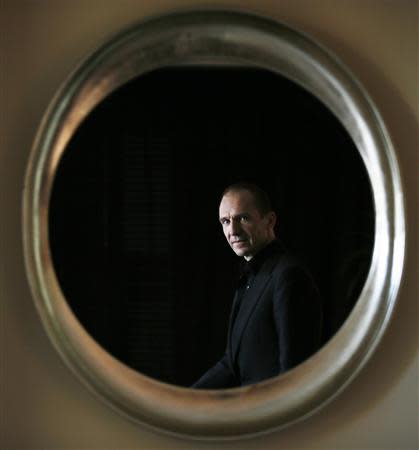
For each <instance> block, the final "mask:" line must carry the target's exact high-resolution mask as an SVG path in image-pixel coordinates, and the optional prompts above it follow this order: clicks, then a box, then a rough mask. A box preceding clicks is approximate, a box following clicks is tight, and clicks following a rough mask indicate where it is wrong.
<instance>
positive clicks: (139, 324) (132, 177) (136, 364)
mask: <svg viewBox="0 0 419 450" xmlns="http://www.w3.org/2000/svg"><path fill="white" fill-rule="evenodd" d="M121 169H122V177H121V188H122V189H121V195H122V206H121V222H122V223H121V228H122V240H121V250H122V255H121V260H122V261H123V266H124V268H123V274H122V290H123V295H124V302H123V303H124V304H125V307H126V317H127V328H126V330H125V333H126V344H127V349H126V356H127V359H128V361H129V363H130V365H131V366H132V367H133V368H135V369H137V370H139V371H140V372H142V373H144V374H146V375H149V376H152V377H155V378H158V379H163V380H165V381H168V380H169V381H170V380H171V379H172V378H173V376H174V351H175V348H174V340H175V336H174V328H173V322H174V317H173V315H174V305H173V296H174V292H173V287H172V276H171V270H170V261H171V248H170V239H169V238H170V225H171V224H170V197H171V193H170V154H169V145H168V140H167V138H158V137H150V138H147V139H146V138H144V137H138V136H126V137H125V145H124V151H123V157H122V167H121Z"/></svg>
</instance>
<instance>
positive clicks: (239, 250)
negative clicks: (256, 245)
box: [233, 247, 249, 256]
mask: <svg viewBox="0 0 419 450" xmlns="http://www.w3.org/2000/svg"><path fill="white" fill-rule="evenodd" d="M233 252H234V253H235V254H236V255H237V256H247V255H248V252H249V249H248V248H234V247H233Z"/></svg>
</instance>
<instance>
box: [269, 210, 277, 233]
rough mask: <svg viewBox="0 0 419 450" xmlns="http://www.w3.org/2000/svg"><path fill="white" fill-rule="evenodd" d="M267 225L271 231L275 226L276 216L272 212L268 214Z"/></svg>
mask: <svg viewBox="0 0 419 450" xmlns="http://www.w3.org/2000/svg"><path fill="white" fill-rule="evenodd" d="M268 223H269V225H270V227H271V228H272V229H273V228H274V227H275V225H276V214H275V213H274V212H273V211H271V212H269V213H268Z"/></svg>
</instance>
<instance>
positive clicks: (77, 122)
mask: <svg viewBox="0 0 419 450" xmlns="http://www.w3.org/2000/svg"><path fill="white" fill-rule="evenodd" d="M239 180H250V181H252V182H255V183H257V184H258V185H260V186H262V187H263V188H264V189H265V190H266V191H267V192H269V193H270V195H271V197H272V201H273V206H274V209H275V211H276V213H277V217H278V221H277V227H276V233H277V235H278V237H279V239H280V240H281V242H282V243H283V244H284V245H285V246H286V247H287V248H289V249H291V250H292V252H293V253H295V254H297V255H298V257H299V258H300V259H301V260H303V261H304V264H305V265H306V266H307V267H308V268H309V270H310V272H311V274H312V276H313V279H314V280H315V283H316V285H317V287H318V290H319V293H320V298H321V303H322V311H323V327H322V335H321V345H320V346H318V347H316V349H315V351H313V352H311V353H310V355H308V356H307V357H306V358H304V359H303V360H302V361H300V362H299V363H298V364H297V365H296V366H295V367H293V368H292V369H290V370H287V371H286V372H284V373H281V374H278V376H275V377H272V378H269V379H266V380H263V381H261V382H257V383H253V384H250V385H247V386H242V387H235V388H225V389H215V390H214V389H213V390H198V389H192V388H191V386H192V384H193V383H194V381H196V380H197V379H198V378H199V377H200V375H201V374H202V373H203V372H205V370H206V369H208V368H209V367H210V366H211V365H212V364H214V363H215V362H216V361H217V359H218V358H220V356H221V355H222V354H223V352H224V349H225V345H226V340H227V330H228V324H229V315H230V310H231V308H232V300H233V294H234V289H235V279H236V277H237V276H238V274H237V273H236V272H237V267H238V265H237V257H235V255H234V254H233V253H232V252H231V250H230V249H228V245H227V244H226V242H225V239H224V238H223V236H222V232H221V231H220V229H219V228H220V225H219V222H218V219H219V218H218V204H219V201H220V195H221V192H222V191H223V189H224V188H225V187H226V186H227V185H228V184H230V183H233V182H236V181H239ZM23 213H24V230H23V233H24V243H25V258H26V265H27V272H28V277H29V280H30V284H31V288H32V291H33V294H34V297H35V301H36V305H37V307H38V310H39V312H40V314H41V317H42V320H43V322H44V325H45V327H46V329H47V332H48V334H49V336H50V337H51V339H52V341H53V343H54V345H55V346H56V348H57V349H58V350H59V352H60V353H61V355H62V356H63V358H64V359H65V360H66V361H67V363H68V364H69V366H70V367H71V368H72V369H74V371H75V372H76V374H77V375H79V376H80V378H81V379H82V381H84V382H85V383H86V384H87V385H88V386H89V387H90V388H91V389H92V390H93V391H94V392H96V393H98V394H99V395H100V396H101V397H102V398H103V399H105V400H107V401H108V402H109V403H110V404H111V405H112V406H114V407H116V408H117V409H118V410H119V411H122V412H123V413H125V414H127V415H128V416H129V417H131V418H133V419H134V420H137V421H139V422H141V423H144V424H146V425H149V426H151V427H154V428H157V429H159V430H162V431H165V432H169V433H175V434H180V435H184V436H189V437H195V438H232V437H240V436H244V435H249V434H257V433H260V432H265V431H267V430H270V429H275V428H279V427H281V426H284V425H286V424H289V423H291V422H294V421H296V420H298V419H301V418H302V417H304V416H306V415H308V414H310V413H311V412H313V411H314V410H316V409H318V408H319V407H320V406H321V405H323V404H324V403H326V402H327V401H328V400H330V399H331V398H332V397H333V396H334V395H336V394H337V393H338V392H339V391H340V390H341V389H342V388H343V387H344V386H345V385H347V383H348V382H349V381H350V380H351V379H352V378H353V376H354V375H355V374H356V373H357V372H358V371H359V369H360V368H361V367H362V366H363V364H365V362H366V360H367V359H368V357H369V355H370V354H371V352H372V351H373V350H374V348H375V347H376V345H377V343H378V341H379V339H380V337H381V335H382V333H383V331H384V329H385V326H386V324H387V322H388V320H389V317H390V314H391V312H392V309H393V306H394V302H395V298H396V293H397V289H398V285H399V281H400V277H401V268H402V262H403V255H404V212H403V196H402V191H401V186H400V179H399V173H398V167H397V162H396V159H395V155H394V151H393V149H392V146H391V142H390V140H389V138H388V136H387V134H386V130H385V128H384V125H383V123H382V122H381V120H380V117H379V115H378V113H377V111H376V110H375V108H374V106H373V104H372V102H371V100H370V99H369V98H368V96H367V94H366V93H365V92H364V91H363V90H362V88H361V87H360V86H359V84H358V83H357V82H356V80H355V79H354V78H353V76H351V75H350V74H349V73H348V72H347V70H346V69H345V68H343V67H342V65H341V64H340V63H339V62H338V61H337V60H336V59H335V58H334V57H333V56H331V55H330V54H329V53H327V52H326V51H325V50H324V49H322V48H321V47H320V46H319V45H318V44H316V43H315V42H313V41H312V40H311V39H309V38H308V37H306V36H304V35H302V34H300V33H298V32H296V31H294V30H292V29H290V28H288V27H286V26H284V25H282V24H279V23H275V22H272V21H269V20H267V19H264V18H261V17H255V16H250V15H246V14H242V13H233V12H225V11H223V12H216V11H209V12H204V11H200V12H189V13H179V14H171V15H169V16H164V17H160V18H154V19H152V20H149V21H147V22H144V23H141V24H138V25H137V26H135V27H134V28H132V29H129V30H127V31H125V32H123V33H122V34H120V35H118V36H116V37H115V38H114V39H113V40H111V41H110V42H108V43H106V44H105V45H103V46H102V47H101V48H99V49H98V50H97V51H96V52H95V53H94V54H92V55H91V56H89V58H87V59H86V60H85V61H84V62H83V63H82V64H81V65H80V67H79V68H78V69H77V70H76V71H75V72H74V73H73V74H72V75H71V77H70V78H69V79H68V81H67V82H66V83H65V84H64V85H63V87H62V88H61V90H60V92H59V93H58V94H57V96H56V98H55V99H54V101H53V102H52V104H51V106H50V108H49V110H48V111H47V113H46V115H45V118H44V121H43V123H42V124H41V127H40V130H39V132H38V135H37V138H36V141H35V144H34V147H33V150H32V154H31V159H30V161H29V165H28V170H27V176H26V184H25V190H24V205H23Z"/></svg>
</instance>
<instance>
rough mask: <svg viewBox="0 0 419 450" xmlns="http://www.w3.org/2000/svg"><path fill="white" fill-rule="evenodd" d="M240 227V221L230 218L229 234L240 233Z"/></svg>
mask: <svg viewBox="0 0 419 450" xmlns="http://www.w3.org/2000/svg"><path fill="white" fill-rule="evenodd" d="M240 231H241V227H240V223H239V222H238V221H237V220H232V221H231V222H230V234H232V235H237V234H240Z"/></svg>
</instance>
